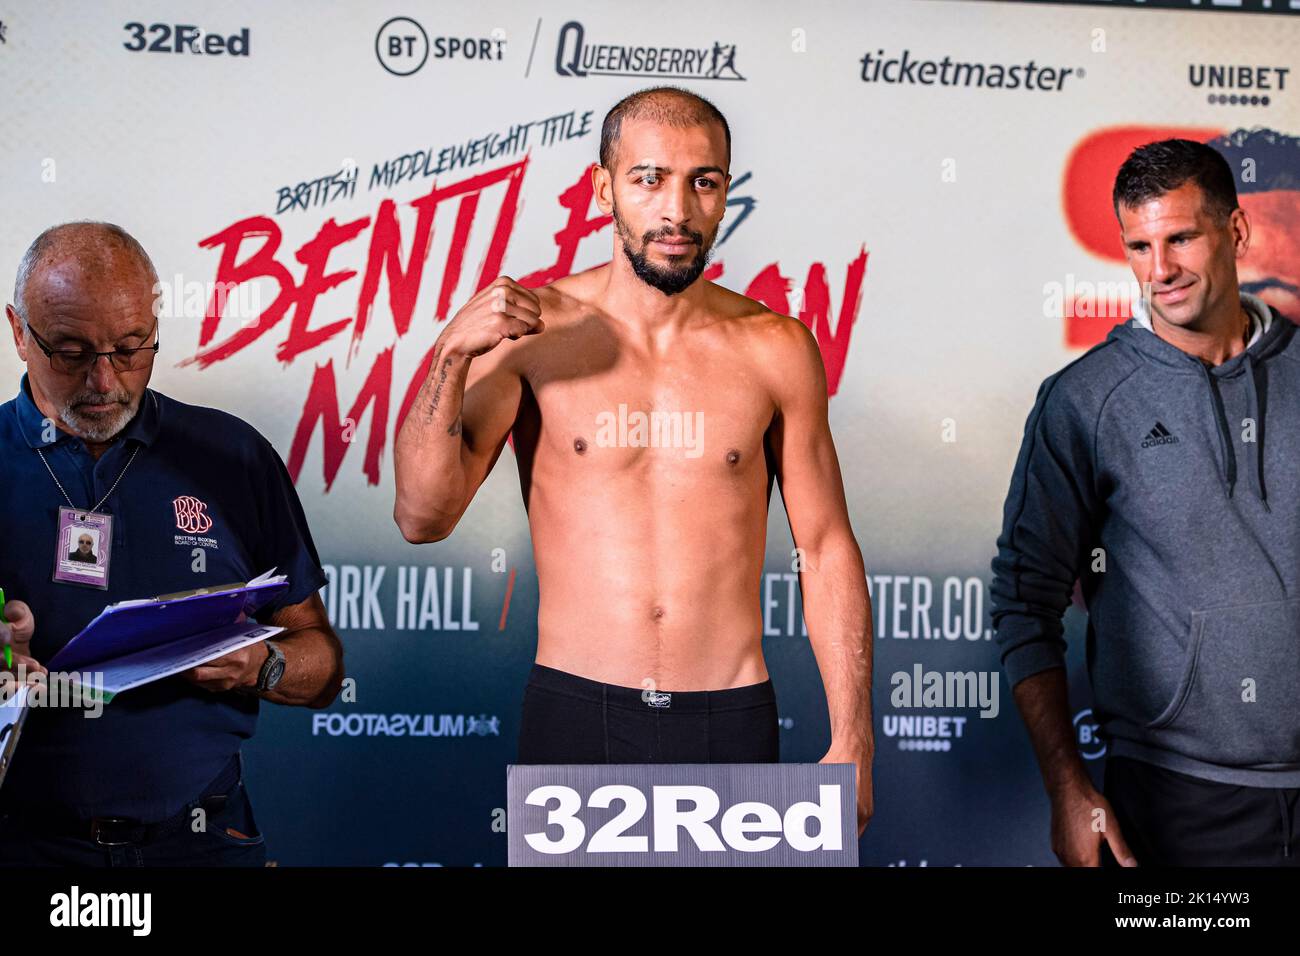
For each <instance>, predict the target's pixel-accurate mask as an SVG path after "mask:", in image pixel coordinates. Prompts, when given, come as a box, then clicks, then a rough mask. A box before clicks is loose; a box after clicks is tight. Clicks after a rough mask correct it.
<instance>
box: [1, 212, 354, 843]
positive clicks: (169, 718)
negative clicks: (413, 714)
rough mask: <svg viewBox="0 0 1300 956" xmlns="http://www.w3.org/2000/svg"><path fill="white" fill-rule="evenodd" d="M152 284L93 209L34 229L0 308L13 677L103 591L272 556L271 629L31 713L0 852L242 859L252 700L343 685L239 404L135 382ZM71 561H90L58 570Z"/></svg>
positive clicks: (150, 341)
mask: <svg viewBox="0 0 1300 956" xmlns="http://www.w3.org/2000/svg"><path fill="white" fill-rule="evenodd" d="M157 282H158V279H157V273H156V271H155V270H154V267H153V264H152V262H151V261H150V259H149V256H148V255H147V254H146V253H145V251H144V249H143V248H141V247H140V245H139V243H137V242H136V240H135V239H133V238H132V237H131V236H130V235H128V234H127V233H126V232H125V231H123V230H122V229H121V228H119V227H117V226H114V225H110V224H108V223H94V222H78V223H66V224H64V225H60V226H55V227H53V228H51V229H47V230H46V231H45V232H43V233H42V234H41V235H40V236H38V237H37V238H36V240H35V241H34V242H33V243H32V245H31V246H30V247H29V248H28V250H27V252H26V253H25V254H24V255H23V258H22V261H21V263H20V264H19V267H18V276H17V280H16V282H15V286H14V301H13V304H12V305H10V306H8V307H7V308H6V309H5V314H6V316H7V317H8V319H9V324H10V326H11V328H12V330H13V336H14V344H15V346H16V348H17V350H18V355H19V357H20V358H21V359H22V360H23V361H24V362H25V363H26V364H27V374H26V375H24V376H23V378H22V382H21V384H20V387H19V390H18V395H17V396H16V397H15V398H14V399H13V400H12V401H9V402H7V403H5V404H3V405H0V452H2V453H0V487H2V488H4V489H5V491H4V494H3V496H0V530H2V531H3V534H4V539H3V540H4V545H3V547H2V548H0V587H2V588H4V590H5V592H6V595H7V596H9V597H11V598H14V599H16V600H15V602H14V603H15V604H16V605H18V607H19V611H20V615H19V616H15V615H6V616H7V617H9V619H10V621H12V622H13V623H14V626H13V627H12V629H10V628H9V627H0V641H4V642H6V643H9V644H11V649H12V650H13V651H14V652H15V653H14V665H13V666H14V669H15V670H25V671H26V672H27V673H29V674H30V673H32V672H39V671H40V670H42V669H43V668H42V667H41V663H40V662H42V661H47V660H49V659H50V658H51V657H52V656H53V655H54V654H55V652H57V651H58V650H59V649H60V648H61V647H62V646H63V645H64V644H66V643H67V641H68V640H69V639H70V638H72V637H73V636H74V635H75V634H77V633H78V632H79V631H80V630H81V629H82V628H83V627H84V626H85V625H86V624H87V623H88V622H89V621H91V620H92V619H93V618H94V617H95V616H96V615H97V614H98V613H99V612H100V610H101V609H102V608H103V607H104V606H105V605H106V604H111V603H114V602H117V601H122V600H128V599H133V598H148V597H152V596H154V595H159V594H168V593H174V592H178V591H187V590H192V589H194V588H199V587H204V586H211V585H220V584H229V583H231V582H236V581H247V580H250V579H251V578H254V577H256V576H257V575H259V574H261V573H263V572H266V571H269V570H271V569H272V568H277V569H278V570H279V573H282V574H285V575H287V576H288V578H289V588H288V590H287V591H285V592H284V593H282V594H281V595H280V596H279V597H278V598H277V599H276V600H275V601H273V602H272V603H271V604H270V605H268V606H267V607H266V608H264V609H263V610H262V611H260V612H258V617H259V619H260V620H262V621H263V622H264V623H270V624H273V625H276V626H280V627H283V628H285V630H284V631H283V632H281V633H279V634H277V635H276V637H275V640H274V641H265V642H262V643H258V644H254V645H251V646H250V647H247V648H244V649H242V650H239V651H235V652H233V653H231V654H228V655H226V656H224V657H221V658H219V659H217V660H214V661H211V662H209V663H207V664H205V665H202V666H199V667H196V668H193V669H191V670H190V671H187V672H185V673H184V674H182V675H177V676H175V677H170V678H165V679H163V680H160V681H156V682H154V683H152V684H147V685H145V686H143V687H139V688H136V689H134V690H129V691H125V692H123V693H121V694H118V695H117V696H116V697H114V698H113V699H112V701H111V702H109V704H108V706H106V707H103V708H102V709H100V710H99V714H100V716H99V717H98V718H97V719H87V718H86V717H85V716H84V715H85V714H88V713H92V711H82V710H79V709H71V708H62V709H60V708H33V709H32V710H31V712H30V713H29V714H28V717H27V721H26V726H25V728H24V730H23V739H22V745H21V747H20V748H19V750H18V752H17V753H16V754H15V757H14V761H13V764H12V766H11V769H10V772H9V775H8V776H7V777H6V779H5V782H4V787H3V789H0V864H8V865H29V864H61V865H86V866H105V865H108V866H121V865H136V866H139V865H187V864H217V865H261V864H262V863H264V862H265V858H266V850H265V845H264V841H263V837H262V835H261V833H260V832H259V831H258V828H257V825H256V823H255V821H254V818H253V814H252V807H251V805H250V803H249V801H248V798H247V796H246V794H245V792H244V788H243V785H242V758H241V751H240V745H241V744H242V742H243V741H244V740H246V739H248V738H249V737H251V736H252V734H253V732H254V729H255V727H256V722H257V713H258V706H259V703H260V701H261V700H266V701H270V702H273V703H278V704H289V705H297V706H307V707H325V706H327V705H328V704H329V703H330V702H331V701H332V700H333V699H334V697H335V696H336V695H337V693H338V689H339V687H340V685H341V683H342V677H343V663H342V656H343V655H342V648H341V646H340V644H339V640H338V638H337V636H336V635H335V634H334V632H333V630H332V629H331V628H330V625H329V622H328V619H327V617H326V613H325V609H324V606H323V604H322V603H321V599H320V596H319V595H318V593H317V591H318V589H319V588H320V587H321V586H322V585H323V584H324V581H325V578H324V574H323V572H322V570H321V567H320V561H319V559H318V557H317V554H316V549H315V546H314V545H313V543H312V539H311V533H310V531H309V530H308V528H307V522H306V519H305V517H304V515H303V511H302V507H301V505H300V503H299V501H298V496H297V494H296V492H295V491H294V488H293V483H292V481H291V480H290V478H289V476H288V473H287V471H286V470H285V468H284V465H283V463H282V462H281V460H280V458H279V456H278V455H277V454H276V452H275V450H274V449H273V448H272V447H271V445H270V444H269V443H268V442H267V441H266V439H264V438H263V437H262V436H261V435H260V434H258V433H257V432H256V431H255V430H254V429H253V428H252V427H251V426H250V425H248V424H247V423H245V422H243V421H241V420H240V419H238V418H235V417H234V416H232V415H228V414H226V413H224V412H220V411H217V410H215V409H210V408H202V407H199V406H194V405H187V404H184V403H182V402H178V401H176V400H175V399H171V398H168V397H167V396H165V395H162V394H160V393H159V392H156V391H154V390H152V389H150V388H148V384H149V379H150V376H151V375H152V373H153V363H154V356H155V355H156V353H157V352H158V347H159V329H158V320H157V318H156V316H155V308H154V302H155V293H156V289H157ZM92 529H97V535H93V536H92V535H91V534H89V533H88V531H89V530H92ZM74 542H75V550H73V551H72V554H71V555H69V545H71V544H73V543H74ZM87 551H89V552H90V557H89V558H86V557H77V555H78V554H80V553H84V552H87ZM60 559H62V560H60ZM86 561H95V562H96V564H97V565H98V567H97V569H96V571H97V572H98V573H96V574H89V573H88V572H87V571H79V570H77V568H78V565H77V564H72V563H69V562H86ZM82 566H83V567H84V566H85V565H84V564H83V565H82ZM52 569H53V573H51V570H52ZM20 602H21V603H20ZM33 621H34V626H33ZM20 622H21V623H20ZM0 663H2V661H0Z"/></svg>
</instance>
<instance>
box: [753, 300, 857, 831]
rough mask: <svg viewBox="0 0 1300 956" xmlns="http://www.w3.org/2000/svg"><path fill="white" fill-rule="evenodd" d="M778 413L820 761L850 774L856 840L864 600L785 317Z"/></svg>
mask: <svg viewBox="0 0 1300 956" xmlns="http://www.w3.org/2000/svg"><path fill="white" fill-rule="evenodd" d="M773 338H774V343H776V344H779V350H778V351H775V352H773V353H772V354H771V365H770V366H769V367H772V368H775V369H776V370H777V371H778V372H779V373H780V374H779V375H777V376H776V377H774V379H773V391H774V394H775V395H776V399H777V413H776V418H775V421H774V422H773V424H772V426H771V428H770V429H769V433H768V442H769V447H770V449H771V452H772V455H773V457H774V460H775V463H776V478H777V482H778V483H779V485H780V487H781V497H782V499H783V500H784V502H785V510H786V515H787V517H788V518H789V520H790V532H791V534H792V535H793V537H794V543H795V547H796V548H798V549H799V554H800V557H801V560H800V565H799V568H800V570H799V588H800V591H801V592H802V594H803V609H804V620H805V621H806V622H807V625H808V639H809V641H810V642H811V643H812V648H813V653H814V654H815V655H816V657H817V666H818V668H819V669H820V671H821V675H822V683H823V685H824V686H825V689H826V704H827V708H828V710H829V712H830V723H831V745H830V749H829V750H828V751H827V753H826V756H825V757H823V758H822V761H821V762H822V763H852V764H855V765H856V766H857V786H858V833H859V834H861V833H862V831H863V830H864V829H865V828H866V825H867V821H868V820H869V819H870V817H871V814H872V807H873V801H872V783H871V761H872V759H873V757H874V754H875V738H874V734H873V731H872V725H871V652H872V647H871V598H870V596H869V595H868V593H867V578H866V571H865V569H864V567H863V564H862V553H861V552H860V551H859V549H858V543H857V541H856V540H855V538H854V537H853V528H852V526H851V525H850V524H849V514H848V506H847V505H846V503H845V500H844V484H843V482H842V480H841V478H840V464H839V458H838V457H837V456H836V454H835V443H834V441H833V440H832V438H831V430H830V424H829V422H828V421H827V401H828V400H827V394H826V369H825V367H824V366H823V364H822V358H821V352H820V351H819V349H818V348H817V342H816V340H815V339H814V338H813V337H812V333H810V332H809V331H808V329H807V328H805V327H804V326H803V324H802V323H800V322H797V321H795V320H794V319H789V320H788V321H787V322H786V323H784V324H783V327H782V329H781V334H780V335H778V336H774V337H773Z"/></svg>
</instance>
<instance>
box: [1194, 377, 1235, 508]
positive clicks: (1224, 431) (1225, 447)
mask: <svg viewBox="0 0 1300 956" xmlns="http://www.w3.org/2000/svg"><path fill="white" fill-rule="evenodd" d="M1196 364H1197V365H1199V366H1200V367H1201V373H1202V374H1203V375H1204V376H1205V385H1206V387H1207V388H1208V389H1209V390H1210V416H1211V417H1212V418H1213V419H1214V424H1215V426H1216V427H1215V432H1216V433H1217V434H1218V436H1219V457H1220V458H1222V459H1223V479H1224V481H1226V482H1227V484H1228V497H1229V498H1231V497H1232V490H1233V487H1234V486H1235V485H1236V484H1237V457H1236V455H1234V454H1233V453H1232V439H1231V437H1229V435H1228V421H1227V419H1226V418H1225V417H1224V415H1223V412H1222V410H1221V409H1220V408H1219V401H1218V393H1217V391H1216V390H1215V388H1214V379H1213V378H1212V377H1211V376H1210V369H1209V367H1208V366H1207V365H1206V364H1205V363H1204V362H1202V361H1200V360H1197V361H1196Z"/></svg>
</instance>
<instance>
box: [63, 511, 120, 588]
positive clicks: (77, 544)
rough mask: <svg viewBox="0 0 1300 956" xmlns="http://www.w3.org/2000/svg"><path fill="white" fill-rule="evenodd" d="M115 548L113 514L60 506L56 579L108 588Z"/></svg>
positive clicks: (67, 582) (86, 585) (66, 582)
mask: <svg viewBox="0 0 1300 956" xmlns="http://www.w3.org/2000/svg"><path fill="white" fill-rule="evenodd" d="M112 548H113V516H112V515H101V514H97V513H95V512H94V511H77V510H75V509H73V508H60V509H59V540H58V542H57V544H56V545H55V549H54V580H55V581H58V582H60V583H61V584H80V585H83V586H84V587H91V588H101V589H104V590H107V589H108V561H109V557H110V556H111V551H112Z"/></svg>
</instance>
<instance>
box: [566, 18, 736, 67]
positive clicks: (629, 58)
mask: <svg viewBox="0 0 1300 956" xmlns="http://www.w3.org/2000/svg"><path fill="white" fill-rule="evenodd" d="M586 36H587V33H586V29H585V28H584V27H583V25H582V24H581V23H579V22H578V21H577V20H570V21H569V22H568V23H566V24H565V25H564V26H562V27H560V37H559V42H558V43H557V44H556V47H555V72H556V73H558V74H560V76H575V77H583V76H656V77H660V78H662V79H674V80H743V79H745V77H743V76H741V75H740V71H739V70H738V69H737V68H736V44H734V43H722V42H719V41H717V40H715V41H713V42H712V43H711V44H710V45H708V46H701V47H686V46H624V45H622V44H617V43H588V42H587V40H586Z"/></svg>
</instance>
